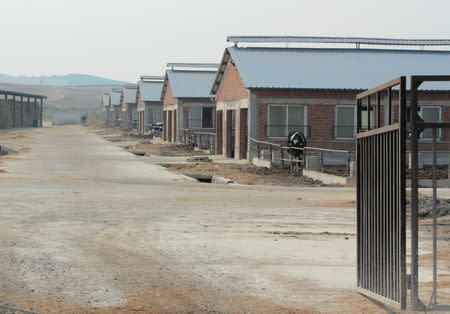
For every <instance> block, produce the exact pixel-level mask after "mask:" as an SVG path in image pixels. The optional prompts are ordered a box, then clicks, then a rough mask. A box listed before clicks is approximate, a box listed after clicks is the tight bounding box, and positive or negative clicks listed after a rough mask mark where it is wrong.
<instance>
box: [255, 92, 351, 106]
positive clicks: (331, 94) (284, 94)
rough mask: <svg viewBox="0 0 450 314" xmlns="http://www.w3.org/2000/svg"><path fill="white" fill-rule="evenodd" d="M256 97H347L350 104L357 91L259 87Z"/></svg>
mask: <svg viewBox="0 0 450 314" xmlns="http://www.w3.org/2000/svg"><path fill="white" fill-rule="evenodd" d="M255 94H256V96H257V97H258V98H300V99H302V98H318V99H349V101H350V104H355V103H356V95H357V94H358V92H347V91H317V90H296V89H294V90H289V89H272V90H271V89H260V90H255Z"/></svg>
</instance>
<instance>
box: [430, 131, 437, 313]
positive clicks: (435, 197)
mask: <svg viewBox="0 0 450 314" xmlns="http://www.w3.org/2000/svg"><path fill="white" fill-rule="evenodd" d="M436 133H437V128H433V294H432V296H431V301H430V306H433V307H435V306H436V304H437V208H436V202H437V193H436V187H437V182H436V181H437V147H436V146H437V144H436V137H437V134H436Z"/></svg>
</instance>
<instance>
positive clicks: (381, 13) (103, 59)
mask: <svg viewBox="0 0 450 314" xmlns="http://www.w3.org/2000/svg"><path fill="white" fill-rule="evenodd" d="M0 13H1V14H0V16H1V18H0V41H1V43H0V55H1V59H0V60H1V61H0V65H1V66H0V73H8V74H14V75H17V74H24V75H40V74H49V75H51V74H67V73H87V74H93V75H100V76H104V77H109V78H113V79H119V80H126V81H130V82H134V81H137V79H138V76H139V75H142V74H147V75H162V74H163V73H164V70H165V65H166V63H167V62H219V61H220V58H221V56H222V54H223V49H224V48H225V47H226V46H230V44H229V43H226V41H225V40H226V36H227V35H303V36H314V35H316V36H373V37H394V38H395V37H397V38H422V37H423V38H450V18H449V13H450V0H405V1H403V0H402V1H400V0H387V1H386V0H371V1H364V0H359V1H358V0H355V1H353V0H339V1H338V0H327V1H325V0H324V1H321V0H315V1H313V0H311V1H307V0H276V1H265V0H258V1H256V0H226V1H215V0H209V1H208V0H190V1H181V0H158V1H153V0H120V1H116V0H1V1H0Z"/></svg>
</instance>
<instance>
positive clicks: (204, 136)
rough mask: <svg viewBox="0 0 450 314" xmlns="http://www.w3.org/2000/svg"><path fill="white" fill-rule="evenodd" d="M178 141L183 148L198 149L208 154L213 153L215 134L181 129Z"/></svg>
mask: <svg viewBox="0 0 450 314" xmlns="http://www.w3.org/2000/svg"><path fill="white" fill-rule="evenodd" d="M178 139H179V141H180V142H181V143H183V144H184V145H185V146H192V147H198V148H199V149H205V150H209V151H210V152H215V149H216V133H214V132H201V131H192V130H189V129H181V130H179V131H178Z"/></svg>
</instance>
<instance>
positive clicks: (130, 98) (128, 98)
mask: <svg viewBox="0 0 450 314" xmlns="http://www.w3.org/2000/svg"><path fill="white" fill-rule="evenodd" d="M122 93H123V101H124V102H125V103H127V104H135V103H136V94H137V85H124V86H123V87H122Z"/></svg>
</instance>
